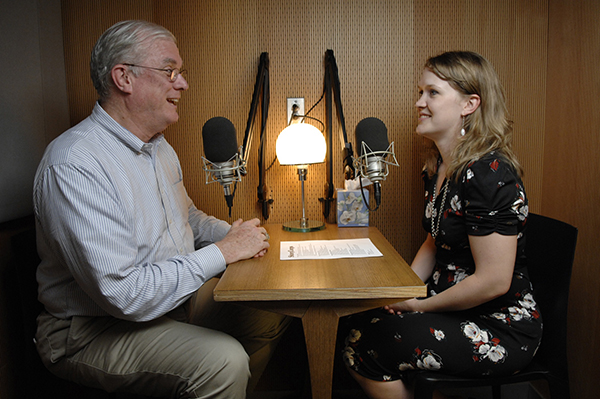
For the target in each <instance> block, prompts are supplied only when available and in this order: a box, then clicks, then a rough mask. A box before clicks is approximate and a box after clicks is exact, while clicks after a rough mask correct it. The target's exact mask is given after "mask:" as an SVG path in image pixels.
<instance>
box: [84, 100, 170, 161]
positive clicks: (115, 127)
mask: <svg viewBox="0 0 600 399" xmlns="http://www.w3.org/2000/svg"><path fill="white" fill-rule="evenodd" d="M91 118H93V119H94V121H95V122H97V123H98V124H100V125H101V126H102V127H104V128H105V129H106V130H107V131H108V132H109V133H110V134H112V135H113V136H114V137H115V138H116V139H117V140H119V141H120V142H122V143H123V144H125V146H127V147H128V148H130V149H131V150H132V151H133V152H135V153H138V154H139V153H140V152H147V153H150V152H152V148H154V147H155V146H158V145H159V144H160V143H161V142H162V141H163V138H164V135H163V134H162V133H157V134H155V135H154V137H152V139H150V142H148V143H145V142H144V141H142V140H140V139H139V137H137V136H136V135H135V134H133V133H131V132H130V131H129V130H127V129H125V128H124V127H123V126H121V125H120V124H119V123H118V122H117V121H115V120H114V119H113V118H112V117H111V116H110V115H109V114H108V113H107V112H106V111H105V110H104V108H102V106H101V105H100V103H98V102H96V105H95V106H94V109H93V111H92V115H91Z"/></svg>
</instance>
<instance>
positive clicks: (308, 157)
mask: <svg viewBox="0 0 600 399" xmlns="http://www.w3.org/2000/svg"><path fill="white" fill-rule="evenodd" d="M326 150H327V145H326V144H325V137H324V136H323V133H321V132H320V131H319V129H317V128H316V127H314V126H313V125H310V124H308V123H295V124H291V125H289V126H288V127H286V128H285V129H283V130H282V131H281V133H280V134H279V137H277V142H276V143H275V152H276V153H277V159H278V160H279V163H280V164H281V165H294V166H296V167H297V169H298V180H300V182H301V186H302V219H300V220H295V221H292V222H287V223H284V224H283V229H284V230H287V231H295V232H302V233H306V232H309V231H316V230H322V229H324V228H325V224H324V223H323V222H320V221H316V220H308V219H307V218H306V211H305V206H304V181H305V180H306V175H307V174H308V165H309V164H313V163H321V162H323V161H324V160H325V152H326Z"/></svg>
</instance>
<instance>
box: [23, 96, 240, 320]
mask: <svg viewBox="0 0 600 399" xmlns="http://www.w3.org/2000/svg"><path fill="white" fill-rule="evenodd" d="M34 211H35V217H36V230H37V247H38V252H39V255H40V257H41V259H42V261H41V264H40V265H39V267H38V271H37V279H38V284H39V299H40V301H41V302H42V303H43V304H44V306H45V308H46V310H47V311H48V312H49V313H51V314H52V315H54V316H56V317H58V318H70V317H72V316H107V315H111V316H114V317H118V318H122V319H126V320H135V321H146V320H152V319H154V318H157V317H159V316H161V315H163V314H165V313H167V312H169V311H170V310H172V309H174V308H175V307H177V306H179V305H180V304H182V303H183V302H184V301H185V300H186V299H188V298H189V297H190V296H191V295H192V294H193V293H194V292H195V291H196V290H197V289H198V288H199V287H200V286H201V285H202V284H203V283H204V282H206V281H207V280H209V279H210V278H212V277H214V276H216V275H218V274H219V273H221V272H222V271H223V270H225V259H224V258H223V255H222V254H221V252H220V250H219V249H218V248H217V246H216V245H214V242H216V241H219V240H220V239H222V238H223V237H224V236H225V234H227V232H228V231H229V228H230V225H229V224H228V223H226V222H224V221H221V220H218V219H215V218H214V217H212V216H207V215H206V214H205V213H203V212H201V211H199V210H198V209H197V208H196V207H195V206H194V204H193V203H192V201H191V199H190V198H189V197H188V195H187V192H186V190H185V187H184V186H183V176H182V171H181V165H180V163H179V159H178V158H177V155H176V154H175V151H174V150H173V148H172V147H171V146H170V145H169V144H168V143H167V141H166V140H165V139H164V137H163V136H162V135H157V137H155V138H154V139H152V140H151V141H150V142H149V143H144V142H143V141H141V140H140V139H138V138H137V137H136V136H134V135H133V134H132V133H131V132H129V131H128V130H126V129H125V128H123V127H122V126H121V125H119V124H118V123H117V122H116V121H115V120H114V119H112V118H111V117H110V116H109V115H108V114H107V113H106V112H105V111H104V110H103V109H102V107H101V106H100V105H99V104H96V106H95V107H94V110H93V112H92V114H91V115H90V116H89V117H88V118H87V119H85V120H84V121H82V122H81V123H79V124H78V125H77V126H75V127H73V128H71V129H69V130H68V131H66V132H65V133H63V134H62V135H61V136H59V137H58V138H57V139H56V140H54V141H53V142H52V143H51V144H50V145H49V146H48V148H47V149H46V152H45V154H44V157H43V159H42V161H41V163H40V166H39V167H38V170H37V173H36V177H35V183H34ZM207 243H208V245H207Z"/></svg>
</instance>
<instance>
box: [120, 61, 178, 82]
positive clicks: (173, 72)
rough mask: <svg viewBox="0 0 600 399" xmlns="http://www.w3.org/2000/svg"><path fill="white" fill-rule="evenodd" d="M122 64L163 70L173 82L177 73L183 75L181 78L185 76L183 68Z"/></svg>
mask: <svg viewBox="0 0 600 399" xmlns="http://www.w3.org/2000/svg"><path fill="white" fill-rule="evenodd" d="M123 65H127V66H130V67H138V68H146V69H154V70H155V71H162V72H165V73H166V74H167V75H168V76H169V80H170V81H171V82H175V81H176V80H177V77H178V76H179V75H181V76H183V78H184V79H185V78H186V72H187V71H186V70H185V69H181V70H179V68H175V69H173V68H154V67H149V66H144V65H136V64H125V63H124V64H123Z"/></svg>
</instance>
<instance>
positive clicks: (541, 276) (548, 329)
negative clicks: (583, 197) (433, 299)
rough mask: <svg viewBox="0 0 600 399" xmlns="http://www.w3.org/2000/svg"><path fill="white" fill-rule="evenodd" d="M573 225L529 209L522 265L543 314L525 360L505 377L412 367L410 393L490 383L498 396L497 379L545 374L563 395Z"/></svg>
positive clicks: (564, 398) (555, 397) (418, 395)
mask: <svg viewBox="0 0 600 399" xmlns="http://www.w3.org/2000/svg"><path fill="white" fill-rule="evenodd" d="M577 232H578V231H577V229H576V228H575V227H573V226H571V225H569V224H567V223H564V222H561V221H558V220H554V219H551V218H548V217H545V216H541V215H536V214H532V213H530V214H529V218H528V221H527V242H526V245H525V253H526V255H527V269H528V271H529V277H530V278H531V282H532V284H533V287H534V292H535V297H536V301H537V303H538V305H539V307H540V311H541V313H542V316H543V318H544V332H543V335H542V342H541V345H540V347H539V349H538V352H537V353H536V355H535V357H534V359H533V361H532V362H531V364H530V365H529V366H528V367H527V368H525V369H524V370H522V371H520V372H519V373H517V374H514V375H511V376H508V377H481V378H462V377H455V376H451V375H446V374H443V373H439V372H431V371H423V372H419V373H417V375H416V377H415V382H414V388H415V399H430V398H432V397H433V391H434V390H437V389H440V388H442V389H443V388H470V387H482V386H490V387H492V393H493V398H494V399H500V397H501V387H502V385H508V384H515V383H521V382H528V381H534V380H541V379H545V380H546V381H547V382H548V386H549V388H550V395H551V397H552V399H569V397H570V396H569V376H568V370H567V308H568V299H569V284H570V281H571V270H572V268H573V259H574V256H575V246H576V244H577Z"/></svg>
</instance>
